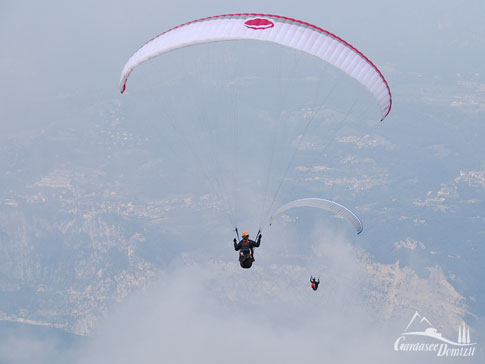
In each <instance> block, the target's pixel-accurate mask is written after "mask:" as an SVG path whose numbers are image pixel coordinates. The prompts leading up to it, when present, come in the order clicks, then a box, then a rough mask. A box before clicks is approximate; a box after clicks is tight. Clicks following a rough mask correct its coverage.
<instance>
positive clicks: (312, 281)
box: [310, 276, 320, 291]
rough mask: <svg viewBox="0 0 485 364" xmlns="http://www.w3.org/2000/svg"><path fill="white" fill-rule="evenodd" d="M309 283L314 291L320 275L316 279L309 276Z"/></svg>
mask: <svg viewBox="0 0 485 364" xmlns="http://www.w3.org/2000/svg"><path fill="white" fill-rule="evenodd" d="M310 283H311V284H312V289H313V290H314V291H316V290H317V289H318V285H319V284H320V277H319V278H318V281H317V280H316V279H315V278H314V277H313V276H310Z"/></svg>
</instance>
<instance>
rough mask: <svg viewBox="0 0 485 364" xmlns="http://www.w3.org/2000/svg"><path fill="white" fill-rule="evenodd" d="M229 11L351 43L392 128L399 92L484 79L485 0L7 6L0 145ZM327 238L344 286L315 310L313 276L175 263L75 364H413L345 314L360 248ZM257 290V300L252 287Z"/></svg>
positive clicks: (96, 94)
mask: <svg viewBox="0 0 485 364" xmlns="http://www.w3.org/2000/svg"><path fill="white" fill-rule="evenodd" d="M236 12H261V13H269V14H277V15H284V16H290V17H294V18H296V19H300V20H303V21H308V22H310V23H313V24H316V25H318V26H321V27H323V28H324V29H327V30H329V31H331V32H333V33H335V34H337V35H339V36H341V37H342V38H343V39H346V40H349V41H350V42H351V43H352V44H353V45H355V46H356V47H357V48H358V49H360V50H362V51H363V52H364V53H365V54H366V55H368V56H369V58H370V59H372V60H374V61H375V63H376V64H377V65H378V66H379V67H380V68H381V69H382V70H383V72H384V74H385V75H386V77H387V79H388V81H389V83H390V85H391V89H392V90H393V91H394V96H395V97H394V109H393V111H391V114H390V116H389V118H388V119H387V120H386V123H391V126H392V123H393V122H395V119H399V110H400V106H399V99H400V97H404V96H403V95H409V93H412V90H411V91H409V89H408V88H407V87H409V85H411V86H412V87H415V85H416V84H418V83H419V82H420V78H421V77H424V78H425V79H427V80H435V82H437V83H438V84H439V83H440V82H445V81H447V80H450V79H451V80H455V79H456V78H457V77H458V76H457V75H458V74H460V75H463V77H464V78H465V79H471V80H478V81H481V82H483V80H484V79H485V66H484V64H485V63H484V62H483V60H484V59H485V22H484V21H483V19H485V2H484V1H482V0H462V1H459V0H456V1H453V0H449V1H437V0H436V1H434V0H433V1H424V2H423V1H417V0H412V1H404V2H403V1H389V0H387V1H386V0H375V1H357V0H355V1H338V2H337V1H307V2H304V3H301V2H300V3H298V4H297V2H290V1H276V0H275V1H254V0H248V1H245V2H244V5H241V2H230V1H199V0H197V1H196V0H181V1H178V2H169V1H91V0H88V1H83V2H80V3H77V4H73V3H70V2H66V1H48V2H39V1H25V2H19V1H3V2H2V3H1V4H0V41H1V43H2V53H1V57H0V79H1V80H2V88H1V90H0V133H1V134H2V136H1V137H0V140H6V139H8V138H10V137H12V136H16V135H22V134H25V133H27V134H28V133H29V132H31V131H32V130H36V129H42V128H45V127H46V126H48V125H50V124H51V123H56V122H61V121H63V120H64V119H69V120H71V119H72V118H75V115H76V113H77V112H82V111H84V110H86V109H87V108H89V106H90V104H91V102H93V101H94V100H96V99H98V98H106V99H110V100H121V99H122V96H121V95H120V94H119V85H118V84H119V77H120V72H121V69H122V67H123V64H124V63H125V62H126V60H127V59H128V57H129V56H130V55H131V54H132V53H133V52H134V51H135V50H136V49H137V48H138V47H139V46H140V45H141V44H143V43H144V42H145V41H147V40H148V39H150V38H152V37H153V36H154V35H156V34H159V33H161V32H163V31H164V30H166V29H169V28H171V27H173V26H175V25H178V24H181V23H184V22H186V21H189V20H193V19H198V18H203V17H206V16H211V15H216V14H225V13H236ZM134 76H136V72H135V73H134V74H133V76H132V79H130V82H132V83H134V82H135V80H134ZM460 77H461V76H460ZM141 79H143V74H142V73H140V80H141ZM125 96H126V95H124V96H123V97H125ZM123 102H126V101H123ZM127 103H129V101H127ZM394 115H396V117H394ZM399 120H400V119H399ZM318 229H319V227H317V228H316V230H317V231H318ZM316 235H317V236H318V233H316ZM328 236H329V237H328ZM327 239H331V240H332V241H331V242H330V241H326V240H324V241H321V240H319V239H315V244H314V246H313V249H314V250H315V251H320V250H321V247H322V246H323V247H324V249H323V250H325V251H326V253H325V255H324V256H318V254H317V255H316V258H315V260H314V261H312V262H311V266H312V267H314V268H315V269H316V270H318V269H323V271H324V273H325V274H326V275H327V276H334V277H338V279H337V280H336V282H335V284H334V286H332V287H333V291H332V292H333V294H332V297H330V298H326V299H322V300H320V301H318V303H315V302H312V300H316V299H317V298H322V297H323V296H324V295H325V294H327V293H328V290H325V289H322V290H320V291H318V292H316V293H314V292H312V291H310V290H309V289H308V287H307V286H301V287H300V286H299V282H301V281H302V280H303V281H304V282H306V280H307V277H306V276H307V271H298V269H297V268H296V267H295V266H291V265H288V266H287V267H285V266H277V265H276V266H273V265H272V264H273V263H274V261H271V259H268V260H267V261H266V263H268V264H267V265H266V266H265V267H264V268H261V267H260V268H259V270H258V269H254V270H251V271H241V270H240V269H239V268H238V267H237V265H236V263H227V262H224V261H222V262H217V261H216V262H212V263H210V265H209V266H204V265H203V264H202V262H203V259H202V262H201V259H200V257H196V258H193V257H192V258H191V257H189V258H187V259H185V258H186V257H180V258H179V259H177V260H176V261H175V262H174V263H173V266H172V267H170V269H167V271H166V272H165V273H164V275H162V277H160V282H159V283H156V284H153V286H151V288H150V289H149V290H148V291H147V292H144V293H138V294H136V295H134V296H133V297H131V298H130V299H129V300H128V301H127V302H125V303H123V304H120V306H118V307H117V308H116V309H115V310H114V312H112V313H110V314H109V315H108V318H107V319H106V320H105V321H104V322H102V324H101V325H100V329H99V330H98V331H97V332H96V333H95V335H94V336H93V338H92V340H91V341H89V343H88V344H87V345H86V346H85V347H83V348H82V349H80V350H81V351H80V354H79V358H80V359H79V362H80V363H98V362H99V363H106V362H118V363H130V362H143V363H152V362H153V363H156V362H161V361H163V362H178V363H185V362H187V363H193V362H194V361H197V362H200V363H205V362H207V363H222V362H227V361H228V360H230V361H231V362H235V363H239V362H247V361H251V362H255V363H260V362H261V363H262V362H280V363H294V362H297V361H299V362H304V363H323V362H336V360H340V361H341V362H356V361H358V362H369V363H376V362H396V363H398V362H403V363H407V362H409V360H408V358H407V357H406V355H398V354H396V353H395V352H394V351H392V347H391V346H389V345H390V344H389V343H390V342H391V341H392V340H389V337H392V335H397V334H398V333H399V332H400V331H399V330H401V329H403V328H402V327H401V326H400V324H401V322H400V321H393V320H390V321H389V323H388V324H383V325H381V324H379V325H376V324H375V323H374V315H375V314H376V312H368V311H367V309H366V308H365V307H358V306H357V307H342V306H341V305H340V302H342V301H345V302H357V303H358V302H361V301H362V300H363V299H364V298H363V297H362V296H361V293H360V292H359V290H358V287H359V285H360V284H362V280H363V279H364V280H365V277H364V278H362V277H361V276H360V274H359V272H358V270H357V268H356V267H357V266H358V265H359V263H358V262H359V259H360V257H359V254H360V251H359V250H358V249H356V248H354V247H353V246H352V242H351V241H350V239H349V238H348V237H346V236H341V235H340V234H338V233H335V234H334V235H332V234H330V235H329V234H327ZM334 246H338V248H334V249H331V248H332V247H334ZM267 254H268V253H267ZM268 255H269V254H268ZM261 260H262V261H263V262H265V260H264V255H263V256H262V259H261ZM187 262H188V263H187ZM322 267H325V268H322ZM286 268H288V270H289V271H291V272H292V273H291V274H287V272H285V269H286ZM285 273H286V275H285ZM282 276H283V277H284V279H283V281H281V282H280V281H279V280H280V277H282ZM241 282H244V284H243V283H241ZM261 282H262V283H263V288H261V287H258V288H257V289H256V288H254V290H255V291H257V293H258V296H256V297H253V296H252V293H253V292H252V291H251V287H254V286H256V285H258V284H261ZM295 287H297V288H295ZM341 287H344V288H345V289H343V290H339V288H341ZM219 290H221V291H219ZM273 293H274V294H273ZM308 302H312V303H310V304H309V305H308V306H307V307H310V308H305V307H304V305H307V304H308ZM482 326H483V325H482ZM478 329H481V328H478ZM483 345H485V343H483ZM34 346H35V345H34ZM376 347H378V348H381V347H382V351H381V350H376ZM0 349H3V350H5V348H4V347H1V346H0ZM36 350H37V348H35V347H34V349H33V351H32V354H31V355H32V356H34V355H36ZM40 350H41V349H39V351H40ZM52 350H54V349H52ZM18 353H19V355H20V353H21V349H18ZM419 359H421V360H422V361H423V362H428V359H427V358H426V357H425V356H421V357H419ZM20 360H21V359H19V361H20ZM413 362H416V361H415V358H413Z"/></svg>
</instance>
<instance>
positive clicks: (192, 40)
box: [120, 14, 392, 120]
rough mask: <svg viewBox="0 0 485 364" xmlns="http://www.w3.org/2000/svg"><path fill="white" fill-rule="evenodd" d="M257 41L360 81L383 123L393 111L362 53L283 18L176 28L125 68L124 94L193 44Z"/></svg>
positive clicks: (219, 19)
mask: <svg viewBox="0 0 485 364" xmlns="http://www.w3.org/2000/svg"><path fill="white" fill-rule="evenodd" d="M241 39H252V40H261V41H267V42H273V43H277V44H280V45H283V46H286V47H290V48H294V49H297V50H299V51H302V52H305V53H308V54H311V55H313V56H316V57H318V58H320V59H322V60H324V61H326V62H328V63H330V64H331V65H333V66H335V67H337V68H339V69H341V70H342V71H344V72H345V73H347V74H348V75H349V76H351V77H353V78H355V79H356V80H357V81H359V82H360V83H361V84H362V85H364V86H365V87H366V88H367V89H368V90H369V91H370V92H371V93H372V95H374V97H375V99H376V100H377V103H378V105H379V108H380V112H381V120H384V118H385V117H386V116H387V115H388V114H389V112H390V111H391V106H392V97H391V90H390V89H389V86H388V84H387V81H386V80H385V78H384V76H383V75H382V73H381V72H380V71H379V69H378V68H377V67H376V66H375V65H374V64H373V63H372V62H371V61H370V60H369V59H368V58H367V57H366V56H365V55H364V54H362V53H361V52H360V51H358V50H357V49H356V48H354V47H353V46H352V45H350V44H349V43H347V42H346V41H344V40H343V39H341V38H339V37H337V36H336V35H334V34H332V33H330V32H328V31H326V30H324V29H322V28H319V27H317V26H315V25H312V24H309V23H305V22H302V21H299V20H295V19H291V18H286V17H282V16H278V15H265V14H228V15H219V16H213V17H209V18H204V19H199V20H194V21H191V22H188V23H185V24H182V25H179V26H177V27H175V28H172V29H170V30H168V31H166V32H164V33H162V34H160V35H158V36H157V37H155V38H153V39H152V40H150V41H148V42H147V43H145V44H144V45H143V46H142V47H141V48H140V49H139V50H138V51H136V52H135V53H134V54H133V55H132V56H131V58H130V59H129V60H128V62H127V63H126V64H125V66H124V68H123V71H122V73H121V80H120V90H121V93H123V92H124V91H125V88H126V82H127V80H128V77H129V75H130V73H131V72H132V71H133V69H134V68H135V67H136V66H138V65H139V64H140V63H143V62H145V61H147V60H149V59H150V58H153V57H156V56H158V55H160V54H163V53H167V52H170V51H173V50H175V49H179V48H182V47H187V46H191V45H196V44H201V43H209V42H217V41H228V40H241Z"/></svg>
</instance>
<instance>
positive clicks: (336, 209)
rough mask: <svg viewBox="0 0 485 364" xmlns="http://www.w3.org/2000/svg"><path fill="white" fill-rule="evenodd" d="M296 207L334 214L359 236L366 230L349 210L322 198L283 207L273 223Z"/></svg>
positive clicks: (296, 202) (278, 211)
mask: <svg viewBox="0 0 485 364" xmlns="http://www.w3.org/2000/svg"><path fill="white" fill-rule="evenodd" d="M295 207H315V208H319V209H323V210H327V211H330V212H333V213H334V214H335V215H338V216H340V217H342V218H344V219H346V220H347V221H348V222H350V223H351V224H352V225H353V226H354V228H355V230H356V231H357V234H360V233H361V232H362V230H363V228H364V227H363V226H362V222H361V221H360V219H359V218H358V217H357V216H356V215H355V214H354V213H353V212H352V211H350V210H349V209H348V208H346V207H345V206H342V205H341V204H339V203H337V202H334V201H330V200H325V199H322V198H303V199H301V200H296V201H293V202H290V203H287V204H286V205H283V206H281V207H280V208H279V209H278V210H276V212H275V213H274V214H273V215H272V216H271V221H272V220H273V218H274V217H277V216H279V215H281V214H282V213H283V212H285V211H287V210H289V209H293V208H295Z"/></svg>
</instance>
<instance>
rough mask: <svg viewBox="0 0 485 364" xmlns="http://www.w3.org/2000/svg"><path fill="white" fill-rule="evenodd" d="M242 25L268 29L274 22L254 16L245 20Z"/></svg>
mask: <svg viewBox="0 0 485 364" xmlns="http://www.w3.org/2000/svg"><path fill="white" fill-rule="evenodd" d="M244 26H245V27H246V28H249V29H255V30H258V29H269V28H273V27H274V23H273V22H272V21H270V20H268V19H262V18H256V19H251V20H246V21H245V22H244Z"/></svg>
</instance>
